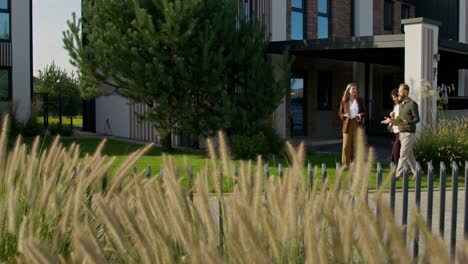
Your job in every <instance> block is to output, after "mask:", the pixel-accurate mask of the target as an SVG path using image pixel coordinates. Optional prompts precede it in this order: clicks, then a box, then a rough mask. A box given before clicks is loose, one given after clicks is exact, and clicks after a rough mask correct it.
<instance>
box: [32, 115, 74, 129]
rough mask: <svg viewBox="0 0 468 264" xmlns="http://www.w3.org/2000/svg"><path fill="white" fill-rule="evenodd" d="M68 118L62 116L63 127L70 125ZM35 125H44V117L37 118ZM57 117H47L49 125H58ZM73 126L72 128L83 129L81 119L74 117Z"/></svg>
mask: <svg viewBox="0 0 468 264" xmlns="http://www.w3.org/2000/svg"><path fill="white" fill-rule="evenodd" d="M70 122H71V121H70V117H69V116H62V124H63V125H70ZM37 123H39V124H41V125H42V124H44V117H43V116H38V117H37ZM58 123H59V117H58V116H49V125H52V124H58ZM73 126H74V127H83V117H82V116H74V117H73Z"/></svg>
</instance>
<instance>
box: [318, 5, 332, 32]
mask: <svg viewBox="0 0 468 264" xmlns="http://www.w3.org/2000/svg"><path fill="white" fill-rule="evenodd" d="M329 36H330V1H329V0H318V38H319V39H322V38H328V37H329Z"/></svg>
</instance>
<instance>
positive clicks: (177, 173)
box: [174, 166, 179, 179]
mask: <svg viewBox="0 0 468 264" xmlns="http://www.w3.org/2000/svg"><path fill="white" fill-rule="evenodd" d="M174 170H175V171H174V173H175V176H176V179H179V167H177V166H175V167H174Z"/></svg>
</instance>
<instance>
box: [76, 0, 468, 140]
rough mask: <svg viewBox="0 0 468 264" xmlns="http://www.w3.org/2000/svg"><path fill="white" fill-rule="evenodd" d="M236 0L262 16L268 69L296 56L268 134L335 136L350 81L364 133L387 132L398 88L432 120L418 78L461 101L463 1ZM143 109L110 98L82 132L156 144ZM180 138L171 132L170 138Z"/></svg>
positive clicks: (101, 101)
mask: <svg viewBox="0 0 468 264" xmlns="http://www.w3.org/2000/svg"><path fill="white" fill-rule="evenodd" d="M241 1H245V4H246V5H247V6H248V12H247V13H248V14H249V15H251V16H260V17H262V18H263V19H264V20H265V24H266V27H267V29H268V31H269V36H270V49H269V53H271V54H272V56H273V61H274V63H278V62H279V61H280V60H281V55H280V54H282V53H283V51H284V50H285V49H289V51H290V53H291V54H292V55H294V56H295V62H294V65H293V79H292V80H291V88H292V90H291V93H290V94H287V95H285V98H284V100H283V102H282V103H281V105H279V106H278V109H277V110H276V111H275V113H274V114H273V122H274V126H275V128H276V129H277V131H278V132H279V133H280V134H281V135H282V136H284V137H286V138H305V139H318V140H319V139H331V138H338V137H341V121H340V120H339V119H338V114H337V112H338V107H339V101H340V99H341V96H342V94H343V91H344V89H345V87H346V84H347V83H349V82H354V83H357V85H358V86H359V93H360V95H361V96H362V97H364V98H365V100H366V104H367V108H368V116H367V118H366V127H367V131H368V134H370V135H379V134H383V133H385V128H384V127H382V126H381V125H380V120H382V118H383V116H384V115H386V114H388V112H390V110H391V109H392V101H391V99H390V91H391V90H392V89H394V88H396V87H397V86H398V84H399V83H402V82H405V83H408V84H409V85H410V86H411V88H412V89H411V95H410V96H411V97H413V98H414V99H415V100H416V101H418V102H419V103H420V108H421V109H420V110H421V111H420V112H421V115H422V120H423V121H422V122H421V124H430V123H432V122H434V120H435V118H436V116H437V111H436V106H435V102H434V101H433V100H430V99H429V98H427V97H426V92H425V91H423V89H424V86H421V82H422V81H426V82H428V83H429V85H431V86H432V87H434V89H435V87H438V86H441V85H447V86H451V87H455V91H452V92H451V94H450V95H449V96H451V97H460V98H463V96H468V72H467V71H466V70H464V69H468V44H466V42H467V41H468V29H467V23H468V21H467V19H466V16H467V11H468V6H467V3H466V2H467V0H444V1H440V0H241ZM452 84H453V86H452ZM465 102H466V101H465ZM111 105H112V107H109V106H111ZM144 111H145V106H142V105H129V104H128V100H127V99H126V98H125V97H124V96H122V95H120V94H118V93H114V94H112V95H110V96H105V97H100V98H97V99H96V100H95V102H91V103H88V105H87V107H86V109H85V112H88V114H89V115H88V117H86V116H85V118H84V122H85V124H84V126H85V127H89V128H91V129H94V130H95V131H96V132H98V133H103V134H110V135H114V136H120V137H127V138H133V139H138V140H147V141H154V140H156V138H157V136H156V133H155V132H154V129H153V128H152V126H151V125H150V124H148V123H146V122H139V120H138V119H137V118H136V116H138V114H141V113H143V112H144ZM181 141H183V137H179V136H177V135H175V136H174V140H173V142H175V143H176V144H182V143H183V142H181Z"/></svg>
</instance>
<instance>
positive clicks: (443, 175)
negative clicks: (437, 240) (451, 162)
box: [439, 161, 447, 237]
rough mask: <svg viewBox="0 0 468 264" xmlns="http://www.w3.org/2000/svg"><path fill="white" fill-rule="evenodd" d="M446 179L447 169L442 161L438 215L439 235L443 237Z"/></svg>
mask: <svg viewBox="0 0 468 264" xmlns="http://www.w3.org/2000/svg"><path fill="white" fill-rule="evenodd" d="M446 178H447V168H446V167H445V163H444V162H443V161H441V162H440V213H439V234H440V235H441V236H442V237H444V229H445V181H446Z"/></svg>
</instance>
